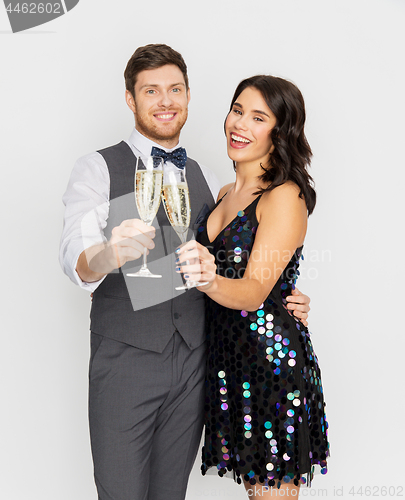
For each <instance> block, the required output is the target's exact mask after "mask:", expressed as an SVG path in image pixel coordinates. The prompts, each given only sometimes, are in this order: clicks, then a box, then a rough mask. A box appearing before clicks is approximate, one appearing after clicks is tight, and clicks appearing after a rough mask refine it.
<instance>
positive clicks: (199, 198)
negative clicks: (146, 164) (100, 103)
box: [60, 44, 309, 500]
mask: <svg viewBox="0 0 405 500" xmlns="http://www.w3.org/2000/svg"><path fill="white" fill-rule="evenodd" d="M124 75H125V82H126V93H125V97H126V102H127V104H128V106H129V108H130V109H131V111H132V112H133V113H134V117H135V129H134V130H133V132H132V134H131V136H130V138H129V140H128V141H127V142H124V141H123V142H121V143H119V144H117V145H115V146H112V147H110V148H106V149H104V150H101V151H99V152H97V153H92V154H90V155H87V156H85V157H83V158H81V159H80V160H79V161H78V162H77V163H76V165H75V168H74V170H73V173H72V176H71V179H70V182H69V185H68V188H67V191H66V193H65V195H64V203H65V205H66V213H65V225H64V231H63V235H62V241H61V257H60V259H61V264H62V267H63V269H64V271H65V272H66V274H67V275H68V276H69V277H70V278H71V279H72V281H74V282H75V283H77V284H79V285H80V286H81V287H82V288H85V289H88V290H89V291H91V292H93V302H92V310H91V356H90V366H89V422H90V436H91V445H92V454H93V461H94V475H95V482H96V486H97V490H98V496H99V499H100V500H146V499H149V500H160V499H165V500H180V499H183V498H184V497H185V492H186V487H187V481H188V476H189V474H190V471H191V468H192V466H193V463H194V460H195V457H196V454H197V450H198V445H199V442H200V438H201V432H202V426H203V398H204V396H203V391H204V389H203V384H204V374H205V344H204V295H203V294H202V293H201V292H199V291H198V290H196V289H192V290H189V291H187V292H186V293H183V292H176V291H175V290H174V288H175V280H176V279H178V276H177V275H176V273H175V272H174V267H175V264H174V259H175V258H174V257H173V252H174V250H175V249H176V248H177V246H178V245H179V240H178V238H177V236H176V234H175V233H174V231H173V230H172V229H171V227H170V226H169V223H168V221H167V217H166V215H165V213H164V210H163V208H162V207H160V208H159V211H158V214H157V217H156V223H155V227H152V228H151V227H149V226H147V225H145V224H144V223H143V222H142V221H140V220H139V218H137V217H134V215H135V216H136V214H137V211H136V206H135V203H134V195H133V189H134V188H133V185H134V173H135V170H134V169H135V162H136V157H138V156H140V155H150V154H151V153H152V154H153V153H154V154H158V155H161V156H164V157H165V160H166V164H167V165H169V166H170V167H171V168H185V169H186V174H187V182H188V186H189V191H190V200H191V214H192V226H193V227H192V229H194V228H195V227H197V226H198V223H199V221H201V218H202V217H203V216H204V215H205V214H206V213H207V212H208V210H209V209H210V208H212V206H213V205H214V202H215V199H216V196H217V193H218V190H219V183H218V181H217V179H216V177H215V176H214V175H213V174H212V173H211V172H210V171H209V170H208V169H206V168H204V167H202V166H201V165H199V164H198V163H197V162H195V161H194V160H191V159H190V158H187V160H186V162H185V165H184V161H185V153H184V151H183V150H182V149H181V148H180V147H179V137H180V131H181V129H182V127H183V125H184V123H185V122H186V120H187V107H188V103H189V100H190V89H189V85H188V77H187V67H186V64H185V63H184V60H183V58H182V57H181V55H180V54H179V53H178V52H176V51H174V50H173V49H171V48H170V47H168V46H166V45H160V44H159V45H147V46H145V47H139V48H138V49H137V50H136V51H135V53H134V54H133V56H132V57H131V59H130V60H129V62H128V65H127V68H126V70H125V74H124ZM154 148H158V149H157V150H156V149H154ZM173 151H174V152H175V154H174V155H172V154H171V153H173ZM176 153H177V154H176ZM145 247H146V248H147V249H148V251H149V257H148V266H149V267H151V270H152V271H154V270H155V269H156V270H157V271H158V272H159V274H162V276H163V277H162V278H161V279H145V278H129V277H127V276H126V274H127V270H128V269H130V268H132V267H134V265H139V258H140V257H141V256H142V254H143V251H144V248H145ZM293 301H294V302H295V304H293V308H294V313H295V314H296V315H297V316H299V317H300V318H302V319H303V320H304V321H305V320H306V317H307V312H308V310H309V306H308V304H309V299H308V297H306V296H304V295H300V294H299V295H295V296H294V298H293Z"/></svg>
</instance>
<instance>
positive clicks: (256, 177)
mask: <svg viewBox="0 0 405 500" xmlns="http://www.w3.org/2000/svg"><path fill="white" fill-rule="evenodd" d="M235 169H236V180H235V185H234V188H233V190H234V192H235V193H238V192H239V193H240V192H247V191H252V192H255V191H257V190H258V189H261V188H264V189H265V188H266V187H267V184H264V183H263V182H262V180H261V179H260V176H261V175H262V174H263V169H262V167H261V166H260V164H259V165H257V164H256V165H252V164H246V163H236V165H235Z"/></svg>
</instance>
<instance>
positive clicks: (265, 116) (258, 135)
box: [225, 87, 277, 167]
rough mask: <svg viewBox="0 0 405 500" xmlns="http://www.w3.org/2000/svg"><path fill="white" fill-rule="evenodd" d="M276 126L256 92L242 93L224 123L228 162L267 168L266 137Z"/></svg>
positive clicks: (268, 140)
mask: <svg viewBox="0 0 405 500" xmlns="http://www.w3.org/2000/svg"><path fill="white" fill-rule="evenodd" d="M276 122H277V120H276V117H275V116H274V114H273V112H272V111H271V110H270V108H269V107H268V106H267V104H266V101H265V100H264V99H263V96H262V94H261V93H260V91H259V90H257V89H255V88H254V87H247V88H246V89H245V90H243V91H242V92H241V93H240V94H239V96H238V97H237V99H236V101H235V102H234V104H233V106H232V109H231V111H230V112H229V114H228V117H227V119H226V122H225V133H226V138H227V148H228V156H229V158H230V159H231V160H233V161H234V162H236V163H239V164H242V163H255V164H260V163H261V164H263V166H264V167H265V166H268V162H269V153H270V152H271V149H272V147H273V143H272V141H271V137H270V133H271V131H272V129H273V127H274V126H275V125H276Z"/></svg>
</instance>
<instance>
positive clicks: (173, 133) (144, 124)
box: [135, 109, 188, 142]
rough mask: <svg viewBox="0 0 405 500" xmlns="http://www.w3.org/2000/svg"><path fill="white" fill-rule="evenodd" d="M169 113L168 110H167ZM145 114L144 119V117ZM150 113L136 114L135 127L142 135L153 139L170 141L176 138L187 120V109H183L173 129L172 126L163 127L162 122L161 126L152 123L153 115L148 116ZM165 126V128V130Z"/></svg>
mask: <svg viewBox="0 0 405 500" xmlns="http://www.w3.org/2000/svg"><path fill="white" fill-rule="evenodd" d="M168 113H170V111H168ZM179 114H180V113H178V112H177V117H176V119H177V120H178V119H179V116H178V115H179ZM145 116H146V119H145V118H144V117H145ZM149 116H150V115H145V114H137V115H136V116H135V118H136V128H137V130H138V131H139V132H141V133H142V134H143V135H144V136H146V137H148V138H149V139H151V140H153V141H155V142H156V141H171V140H173V139H176V138H177V137H179V135H180V131H181V129H182V128H183V126H184V124H185V123H186V121H187V116H188V110H187V109H185V110H183V111H182V114H181V117H180V118H181V119H180V121H177V122H176V123H177V126H176V129H175V130H174V129H173V128H172V127H170V126H168V127H164V125H163V123H162V125H161V126H159V125H158V124H154V123H152V120H153V119H154V118H153V117H152V118H150V117H149ZM165 128H167V130H165Z"/></svg>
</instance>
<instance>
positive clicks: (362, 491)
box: [349, 486, 404, 497]
mask: <svg viewBox="0 0 405 500" xmlns="http://www.w3.org/2000/svg"><path fill="white" fill-rule="evenodd" d="M349 495H353V496H354V495H359V496H363V495H364V496H365V497H380V496H381V497H387V496H388V497H403V496H404V488H403V486H366V487H364V488H363V486H360V487H359V488H357V489H355V487H354V486H352V488H351V489H350V491H349Z"/></svg>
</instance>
